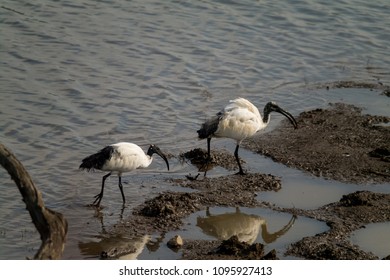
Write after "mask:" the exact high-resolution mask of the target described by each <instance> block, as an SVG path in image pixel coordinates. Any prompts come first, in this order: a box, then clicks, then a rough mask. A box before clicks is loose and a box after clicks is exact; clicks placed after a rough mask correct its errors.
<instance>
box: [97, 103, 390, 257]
mask: <svg viewBox="0 0 390 280" xmlns="http://www.w3.org/2000/svg"><path fill="white" fill-rule="evenodd" d="M361 111H362V110H361V109H360V108H357V107H355V106H352V105H348V104H341V103H338V104H330V105H329V107H327V108H319V109H316V110H311V111H308V112H303V113H301V114H300V115H299V116H297V117H296V119H297V121H298V127H299V128H298V129H296V130H294V129H293V128H291V126H289V124H288V123H287V122H282V124H281V125H280V126H279V127H278V128H276V129H274V130H273V131H271V132H269V133H267V134H266V135H265V134H260V135H258V136H256V137H254V138H252V139H250V140H248V141H246V142H245V148H247V149H250V150H252V151H254V152H257V153H259V154H262V155H265V156H268V157H271V158H272V159H273V160H275V161H277V162H281V163H283V164H285V165H287V166H289V167H292V168H297V169H301V170H304V171H305V172H309V173H310V174H312V175H314V176H320V177H324V178H329V179H333V180H338V181H342V182H353V183H357V184H367V183H388V182H390V127H389V126H388V125H385V124H387V123H389V122H390V118H389V117H384V116H371V115H363V114H362V113H361ZM181 157H184V158H186V159H187V160H190V161H191V162H192V163H193V164H194V165H196V166H198V167H199V168H200V169H202V168H204V164H203V161H204V159H205V157H206V151H205V150H202V149H195V150H192V151H189V152H187V153H185V154H182V155H181ZM212 159H213V165H211V166H210V168H212V167H213V166H215V165H219V166H223V167H224V168H226V169H228V170H232V174H231V175H228V176H221V177H218V178H208V177H207V176H206V177H204V176H203V175H199V176H193V175H190V174H189V175H188V176H186V177H185V178H182V179H169V181H168V183H170V184H172V185H174V186H181V187H183V188H190V189H192V190H194V191H193V192H172V191H167V192H164V193H161V194H159V195H158V196H156V197H154V198H152V199H150V200H148V201H145V202H144V203H142V204H141V205H139V206H138V207H136V208H135V209H134V210H133V214H132V216H131V217H129V218H128V219H126V221H123V222H122V223H120V224H118V225H116V226H115V227H114V228H113V229H112V232H111V234H113V235H115V234H118V233H120V234H124V235H126V236H130V237H131V236H134V237H137V236H143V235H146V234H151V233H167V232H169V231H173V230H177V229H180V228H181V227H182V226H183V219H184V218H186V217H188V216H189V215H190V214H192V213H194V212H197V211H200V210H205V209H207V208H208V207H214V206H228V207H262V208H267V209H272V210H275V211H280V212H287V213H291V214H292V215H294V216H304V217H310V218H313V219H316V220H319V221H323V222H326V224H327V225H328V226H329V228H330V229H329V230H328V231H326V232H323V233H321V234H317V235H315V236H309V237H305V238H303V239H301V240H299V241H298V242H295V243H293V244H290V245H289V246H288V249H287V251H286V255H290V256H294V257H296V258H301V259H378V256H375V255H374V254H372V253H370V252H365V251H363V250H361V249H360V248H359V247H358V246H356V245H353V244H352V243H351V242H350V241H349V237H350V234H351V233H352V232H353V231H355V230H357V229H360V228H364V227H365V225H366V224H369V223H376V222H388V221H390V195H389V194H381V193H374V192H371V191H370V190H369V189H368V190H366V191H358V192H352V193H350V194H348V195H344V196H343V197H341V198H340V200H339V201H335V202H333V203H330V204H327V205H324V206H322V207H319V208H317V209H314V210H304V209H297V208H281V207H277V206H275V205H271V204H269V203H267V202H262V201H259V200H258V199H256V196H257V195H258V194H259V193H261V192H269V191H278V190H279V189H280V188H282V187H283V186H282V185H281V180H280V178H278V177H276V176H273V175H272V174H261V173H249V174H246V175H243V176H241V175H235V174H234V172H235V171H236V170H235V169H236V167H235V166H236V163H235V159H234V157H233V156H232V155H231V154H230V153H229V152H227V151H218V150H214V151H212ZM243 165H244V168H245V165H246V163H245V162H243ZM203 171H204V170H200V172H203ZM263 247H264V246H263V245H262V244H260V243H255V244H247V243H245V242H240V241H239V240H237V238H236V237H235V236H233V237H231V238H229V239H227V240H222V241H205V240H184V242H183V245H182V246H180V248H178V249H177V250H180V252H181V255H182V258H183V259H279V258H281V257H282V256H278V255H277V254H276V252H275V251H270V252H264V248H263ZM129 250H130V249H129ZM127 251H128V250H127ZM126 253H128V252H124V251H123V250H122V251H121V250H118V249H116V248H112V250H110V251H109V252H101V257H102V258H118V257H120V255H123V254H126ZM388 258H390V256H388V257H387V259H388Z"/></svg>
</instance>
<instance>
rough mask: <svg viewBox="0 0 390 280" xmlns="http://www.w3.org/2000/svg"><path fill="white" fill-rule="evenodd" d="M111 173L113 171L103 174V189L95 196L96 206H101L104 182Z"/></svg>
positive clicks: (94, 203)
mask: <svg viewBox="0 0 390 280" xmlns="http://www.w3.org/2000/svg"><path fill="white" fill-rule="evenodd" d="M110 175H111V172H110V173H108V174H106V175H104V176H103V180H102V190H101V191H100V193H99V194H97V195H95V196H94V198H95V201H94V202H93V203H92V205H94V206H96V207H99V205H100V201H101V200H102V198H103V191H104V182H105V181H106V179H107V178H108V177H109V176H110Z"/></svg>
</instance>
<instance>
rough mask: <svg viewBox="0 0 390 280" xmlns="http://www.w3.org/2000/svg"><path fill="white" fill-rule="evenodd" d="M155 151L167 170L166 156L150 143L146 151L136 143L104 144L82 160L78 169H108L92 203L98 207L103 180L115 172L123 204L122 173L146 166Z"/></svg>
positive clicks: (150, 161)
mask: <svg viewBox="0 0 390 280" xmlns="http://www.w3.org/2000/svg"><path fill="white" fill-rule="evenodd" d="M154 153H156V154H158V155H159V156H161V157H162V159H163V160H164V161H165V162H166V164H167V167H168V170H169V163H168V160H167V157H166V156H165V155H164V154H163V153H162V152H161V150H160V149H159V148H158V147H157V146H156V145H150V147H149V149H148V151H147V153H146V154H145V153H144V151H143V150H142V149H141V148H140V147H139V146H138V145H136V144H133V143H126V142H121V143H116V144H112V145H109V146H106V147H105V148H103V149H102V150H100V151H99V152H97V153H96V154H93V155H90V156H88V157H86V158H85V159H83V160H82V163H81V165H80V167H79V168H80V169H87V170H88V171H89V170H91V169H97V170H102V171H109V172H110V173H108V174H106V175H104V176H103V180H102V189H101V191H100V193H99V194H97V195H96V196H95V198H96V199H95V201H94V202H93V205H95V206H97V207H99V205H100V201H101V200H102V198H103V191H104V182H105V181H106V179H107V178H108V177H109V176H110V175H111V174H112V173H114V174H117V175H118V178H119V189H120V190H121V194H122V199H123V204H125V202H126V199H125V195H124V193H123V186H122V181H121V177H122V173H124V172H129V171H132V170H134V169H138V168H146V167H148V166H149V165H150V164H151V163H152V160H153V158H152V156H153V154H154Z"/></svg>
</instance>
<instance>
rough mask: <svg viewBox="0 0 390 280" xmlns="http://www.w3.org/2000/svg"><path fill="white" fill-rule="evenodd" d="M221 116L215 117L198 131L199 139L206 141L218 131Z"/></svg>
mask: <svg viewBox="0 0 390 280" xmlns="http://www.w3.org/2000/svg"><path fill="white" fill-rule="evenodd" d="M220 118H221V117H220V115H219V114H218V115H216V116H215V117H213V118H211V119H209V120H207V121H206V122H205V123H204V124H202V126H201V128H200V129H199V130H198V131H197V133H198V137H199V139H206V138H209V137H211V136H213V134H214V133H215V132H216V131H217V129H218V124H219V121H220Z"/></svg>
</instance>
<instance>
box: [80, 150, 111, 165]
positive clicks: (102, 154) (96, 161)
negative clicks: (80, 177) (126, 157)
mask: <svg viewBox="0 0 390 280" xmlns="http://www.w3.org/2000/svg"><path fill="white" fill-rule="evenodd" d="M113 152H114V148H113V147H112V146H107V147H105V148H104V149H102V150H100V151H99V152H97V153H96V154H93V155H90V156H88V157H86V158H84V159H83V160H82V162H81V164H80V166H79V169H87V170H88V171H89V170H91V169H101V168H102V167H103V165H104V163H105V162H106V161H107V160H109V159H110V158H111V156H112V153H113Z"/></svg>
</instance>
